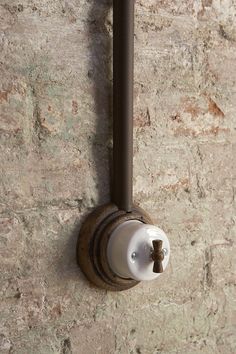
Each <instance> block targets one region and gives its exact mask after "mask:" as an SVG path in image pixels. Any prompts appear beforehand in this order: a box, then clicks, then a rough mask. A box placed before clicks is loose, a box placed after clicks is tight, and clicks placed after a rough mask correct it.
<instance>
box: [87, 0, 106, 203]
mask: <svg viewBox="0 0 236 354" xmlns="http://www.w3.org/2000/svg"><path fill="white" fill-rule="evenodd" d="M111 8H112V0H100V1H97V0H94V1H92V4H91V8H90V11H89V20H88V31H89V33H88V38H89V49H90V59H89V69H88V77H89V79H90V80H91V83H92V92H93V96H94V100H95V112H96V133H95V135H94V136H93V138H92V155H93V161H94V163H95V168H96V174H97V193H98V205H100V204H104V203H106V202H108V201H109V200H110V189H111V173H110V172H111V162H112V24H111V22H110V20H109V13H110V10H111Z"/></svg>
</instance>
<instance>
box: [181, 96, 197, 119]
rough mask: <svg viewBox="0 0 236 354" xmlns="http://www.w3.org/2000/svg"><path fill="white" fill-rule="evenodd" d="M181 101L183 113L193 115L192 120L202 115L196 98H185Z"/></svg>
mask: <svg viewBox="0 0 236 354" xmlns="http://www.w3.org/2000/svg"><path fill="white" fill-rule="evenodd" d="M181 101H182V104H183V111H184V112H186V113H189V114H191V116H192V118H196V117H197V116H198V115H199V114H201V113H202V110H201V108H200V107H199V106H198V105H197V104H196V102H195V98H190V97H184V98H182V100H181Z"/></svg>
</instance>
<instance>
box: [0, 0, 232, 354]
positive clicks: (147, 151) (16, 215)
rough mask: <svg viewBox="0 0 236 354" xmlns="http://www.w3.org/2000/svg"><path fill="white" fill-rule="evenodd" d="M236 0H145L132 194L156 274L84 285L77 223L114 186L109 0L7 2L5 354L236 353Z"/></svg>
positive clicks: (0, 341) (0, 79) (2, 137)
mask: <svg viewBox="0 0 236 354" xmlns="http://www.w3.org/2000/svg"><path fill="white" fill-rule="evenodd" d="M235 16H236V3H235V1H234V0H227V1H219V0H202V1H200V0H196V1H193V0H185V1H180V0H174V1H169V0H137V1H136V29H135V64H136V65H135V112H134V119H135V146H134V150H135V156H134V163H135V168H134V191H135V200H136V202H137V203H138V204H139V205H140V206H142V207H143V208H144V209H146V210H147V211H148V212H149V214H150V215H152V217H153V219H154V221H155V222H156V223H157V224H158V225H159V226H160V227H162V228H163V229H164V230H165V231H166V232H167V233H168V235H169V238H170V241H171V245H172V257H171V264H170V266H169V269H168V271H167V272H166V274H165V275H164V276H163V277H161V278H160V279H159V280H157V281H154V282H151V283H143V284H141V285H140V286H138V287H137V288H135V289H132V290H129V291H127V292H124V293H106V292H105V291H100V290H97V289H94V288H92V287H91V286H90V284H88V283H87V281H86V280H85V278H84V277H83V275H82V274H81V272H80V270H79V269H78V268H77V265H76V261H75V245H76V238H77V234H78V230H79V226H80V224H81V221H82V220H83V219H84V218H85V216H86V214H87V213H88V212H89V211H90V210H92V208H93V207H95V206H97V205H99V204H101V203H103V202H105V201H107V200H108V199H109V169H108V165H109V155H110V152H111V146H112V145H111V134H110V133H111V104H110V101H111V84H112V74H111V65H110V63H111V45H112V42H111V36H112V21H111V19H112V17H111V3H110V1H108V0H101V1H95V0H93V1H92V0H90V1H88V0H86V1H85V0H71V1H65V0H22V1H20V0H19V1H15V0H10V1H7V0H0V28H1V31H0V150H1V152H0V178H1V184H0V234H1V236H0V256H1V265H0V267H1V274H0V279H1V280H0V295H1V302H0V312H1V314H0V352H1V353H3V354H5V353H14V354H55V353H58V354H59V353H60V354H71V353H73V354H97V353H101V354H109V353H111V354H113V353H114V354H118V353H120V354H126V353H127V354H128V353H130V354H131V353H132V354H136V353H142V354H157V353H162V354H167V353H168V354H170V353H179V354H194V353H197V354H198V353H203V354H212V353H219V354H230V353H232V354H233V353H235V352H236V302H235V299H236V290H235V285H236V248H235V228H236V227H235V221H236V219H235V211H236V206H235V188H236V168H235V166H236V157H235V156H236V143H235V142H236V140H235V137H236V106H235V102H236V89H235V88H236V20H235Z"/></svg>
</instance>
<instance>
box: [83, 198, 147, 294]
mask: <svg viewBox="0 0 236 354" xmlns="http://www.w3.org/2000/svg"><path fill="white" fill-rule="evenodd" d="M130 220H137V221H141V222H142V223H144V224H151V225H153V222H152V220H151V219H150V217H149V216H148V215H147V213H146V212H145V211H144V210H143V209H141V208H139V207H137V206H134V207H133V208H132V210H131V212H129V213H127V212H126V211H123V210H120V209H119V208H118V207H117V206H116V205H115V204H112V203H109V204H106V205H103V206H101V207H98V208H96V209H95V210H94V211H93V212H92V213H91V214H89V215H88V217H87V218H86V220H85V221H84V223H83V224H82V226H81V229H80V233H79V238H78V242H77V262H78V265H79V266H80V269H81V270H82V272H83V273H84V274H85V276H86V277H87V279H88V280H90V281H91V282H92V283H93V284H94V285H96V286H98V287H99V288H103V289H106V290H111V291H122V290H127V289H130V288H132V287H134V286H135V285H137V284H138V283H139V282H138V281H136V280H134V279H125V278H121V277H119V276H118V275H117V274H115V273H114V272H113V271H112V270H111V268H110V266H109V263H108V258H107V245H108V242H109V239H110V237H111V234H112V232H113V231H114V230H115V229H116V228H117V227H118V226H119V225H120V224H123V223H124V222H126V221H130Z"/></svg>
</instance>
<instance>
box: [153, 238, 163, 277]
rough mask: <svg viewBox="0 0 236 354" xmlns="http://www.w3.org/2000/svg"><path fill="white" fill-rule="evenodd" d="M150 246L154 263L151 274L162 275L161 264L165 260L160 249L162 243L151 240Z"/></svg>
mask: <svg viewBox="0 0 236 354" xmlns="http://www.w3.org/2000/svg"><path fill="white" fill-rule="evenodd" d="M152 245H153V251H152V255H151V256H152V260H153V261H154V264H153V272H154V273H163V265H162V262H163V261H164V258H165V254H164V250H163V249H162V245H163V241H162V240H153V241H152Z"/></svg>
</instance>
